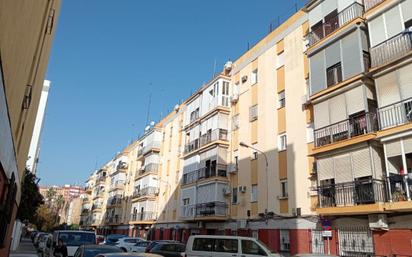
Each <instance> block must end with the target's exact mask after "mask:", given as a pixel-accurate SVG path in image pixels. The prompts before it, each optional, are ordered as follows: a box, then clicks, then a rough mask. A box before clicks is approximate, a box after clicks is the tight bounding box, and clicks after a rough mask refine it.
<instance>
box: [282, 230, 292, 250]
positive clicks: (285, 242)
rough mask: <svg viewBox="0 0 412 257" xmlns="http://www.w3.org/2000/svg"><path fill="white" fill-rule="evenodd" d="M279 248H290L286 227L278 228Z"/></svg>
mask: <svg viewBox="0 0 412 257" xmlns="http://www.w3.org/2000/svg"><path fill="white" fill-rule="evenodd" d="M280 250H281V251H289V250H290V241H289V230H286V229H281V230H280Z"/></svg>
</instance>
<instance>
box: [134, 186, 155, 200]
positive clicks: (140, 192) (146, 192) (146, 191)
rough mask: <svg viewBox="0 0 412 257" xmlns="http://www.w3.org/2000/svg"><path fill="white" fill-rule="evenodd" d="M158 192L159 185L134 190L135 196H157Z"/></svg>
mask: <svg viewBox="0 0 412 257" xmlns="http://www.w3.org/2000/svg"><path fill="white" fill-rule="evenodd" d="M157 194H159V188H158V187H145V188H142V189H136V190H134V192H133V197H135V198H138V197H143V196H156V195H157Z"/></svg>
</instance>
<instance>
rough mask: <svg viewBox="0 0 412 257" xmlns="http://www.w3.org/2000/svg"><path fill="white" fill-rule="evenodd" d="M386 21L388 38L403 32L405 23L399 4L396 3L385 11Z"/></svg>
mask: <svg viewBox="0 0 412 257" xmlns="http://www.w3.org/2000/svg"><path fill="white" fill-rule="evenodd" d="M408 1H410V0H408ZM385 23H386V31H387V35H386V36H387V38H391V37H393V36H395V35H397V34H399V33H400V32H402V30H403V24H402V22H401V13H400V9H399V5H395V6H394V7H392V8H391V9H390V10H389V11H387V12H385ZM381 33H382V31H381Z"/></svg>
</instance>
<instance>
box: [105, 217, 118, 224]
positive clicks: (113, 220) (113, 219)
mask: <svg viewBox="0 0 412 257" xmlns="http://www.w3.org/2000/svg"><path fill="white" fill-rule="evenodd" d="M106 223H110V224H118V223H120V218H119V216H118V215H115V216H109V217H106Z"/></svg>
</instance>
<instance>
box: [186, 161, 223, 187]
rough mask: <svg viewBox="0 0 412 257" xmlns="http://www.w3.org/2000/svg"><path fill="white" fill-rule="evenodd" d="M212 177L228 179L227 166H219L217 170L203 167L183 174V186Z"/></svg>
mask: <svg viewBox="0 0 412 257" xmlns="http://www.w3.org/2000/svg"><path fill="white" fill-rule="evenodd" d="M211 177H227V165H223V164H218V165H217V167H216V169H212V168H211V167H203V168H200V169H197V170H195V171H192V172H189V173H186V174H183V179H182V184H183V185H186V184H190V183H194V182H196V181H199V180H201V179H206V178H211Z"/></svg>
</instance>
